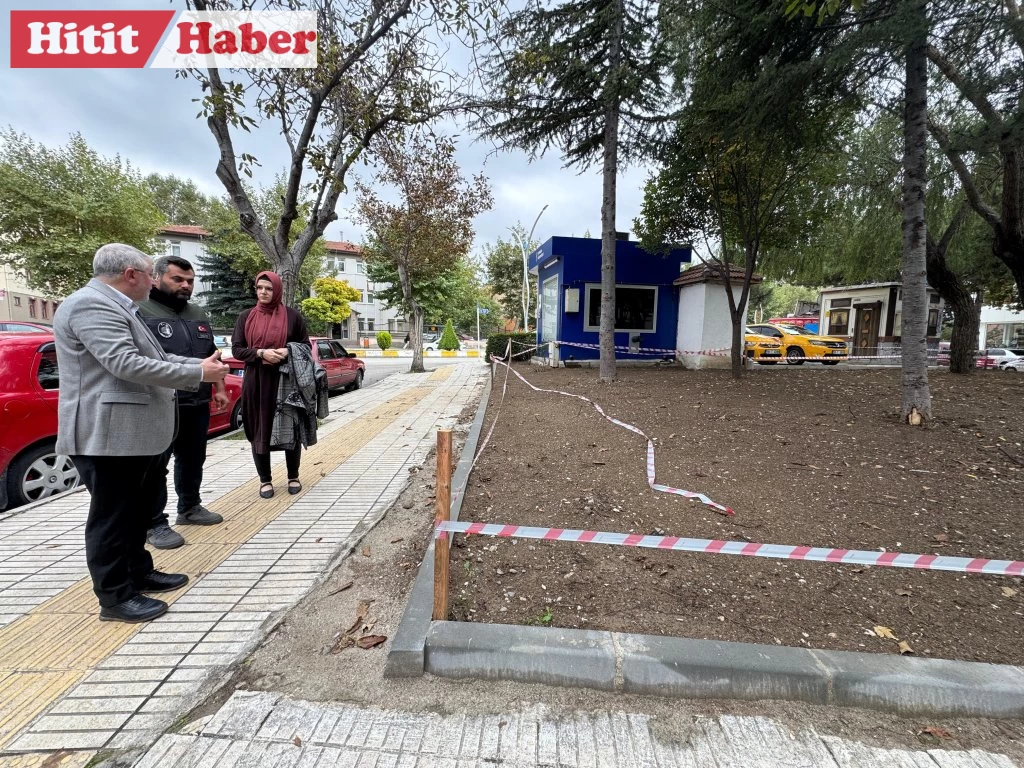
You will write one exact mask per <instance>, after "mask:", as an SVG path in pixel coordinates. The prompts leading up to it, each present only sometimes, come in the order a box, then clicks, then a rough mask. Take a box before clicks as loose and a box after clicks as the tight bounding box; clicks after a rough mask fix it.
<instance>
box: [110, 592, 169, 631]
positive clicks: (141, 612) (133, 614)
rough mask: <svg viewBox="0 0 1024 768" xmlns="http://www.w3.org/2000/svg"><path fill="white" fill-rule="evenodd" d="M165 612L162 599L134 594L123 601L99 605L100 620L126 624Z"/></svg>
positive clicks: (148, 618) (165, 607) (151, 618)
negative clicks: (103, 605)
mask: <svg viewBox="0 0 1024 768" xmlns="http://www.w3.org/2000/svg"><path fill="white" fill-rule="evenodd" d="M165 613H167V603H165V602H164V601H163V600H154V599H153V598H152V597H145V596H144V595H135V597H129V598H128V599H127V600H125V601H124V602H123V603H118V604H117V605H111V606H110V607H101V608H100V621H124V622H127V623H128V624H140V623H141V622H143V621H152V620H153V619H155V618H156V617H157V616H163V615H164V614H165Z"/></svg>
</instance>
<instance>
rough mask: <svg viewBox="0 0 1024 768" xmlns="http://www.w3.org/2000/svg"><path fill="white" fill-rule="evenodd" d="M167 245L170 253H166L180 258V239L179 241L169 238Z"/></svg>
mask: <svg viewBox="0 0 1024 768" xmlns="http://www.w3.org/2000/svg"><path fill="white" fill-rule="evenodd" d="M168 246H169V249H170V254H168V255H170V256H177V257H178V258H179V259H180V258H181V241H179V240H171V241H170V243H168Z"/></svg>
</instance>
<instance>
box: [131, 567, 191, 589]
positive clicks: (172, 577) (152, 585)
mask: <svg viewBox="0 0 1024 768" xmlns="http://www.w3.org/2000/svg"><path fill="white" fill-rule="evenodd" d="M186 584H188V576H186V575H185V574H184V573H162V572H160V571H153V572H152V573H151V574H149V575H148V576H146V577H145V578H144V579H143V580H142V581H140V582H139V583H138V584H136V585H135V588H136V589H137V590H139V592H173V591H174V590H176V589H181V588H182V587H184V586H185V585H186Z"/></svg>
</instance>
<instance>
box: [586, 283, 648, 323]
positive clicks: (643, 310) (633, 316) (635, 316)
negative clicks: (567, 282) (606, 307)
mask: <svg viewBox="0 0 1024 768" xmlns="http://www.w3.org/2000/svg"><path fill="white" fill-rule="evenodd" d="M657 307H658V288H657V286H654V285H616V286H615V330H616V331H646V332H647V333H654V332H655V331H656V330H657ZM584 317H586V319H587V324H586V327H585V328H584V329H583V330H585V331H594V332H596V331H599V330H600V327H599V326H600V322H601V286H600V285H598V284H596V283H587V293H586V312H585V314H584Z"/></svg>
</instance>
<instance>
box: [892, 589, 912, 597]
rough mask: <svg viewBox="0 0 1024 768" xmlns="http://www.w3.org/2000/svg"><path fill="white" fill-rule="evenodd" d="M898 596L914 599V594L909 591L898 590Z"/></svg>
mask: <svg viewBox="0 0 1024 768" xmlns="http://www.w3.org/2000/svg"><path fill="white" fill-rule="evenodd" d="M896 594H897V595H899V596H900V597H912V596H913V594H914V593H913V592H911V591H910V590H909V589H897V590H896Z"/></svg>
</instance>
